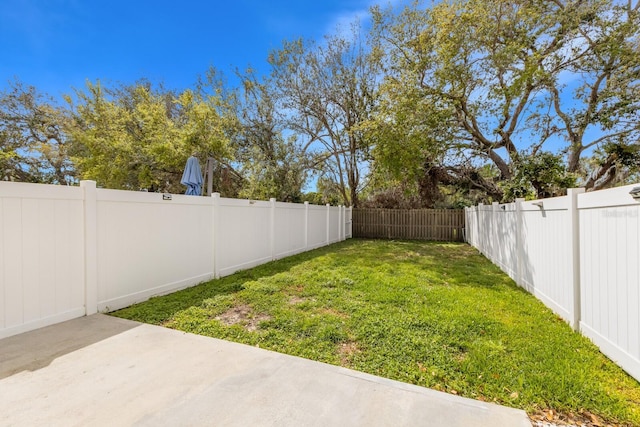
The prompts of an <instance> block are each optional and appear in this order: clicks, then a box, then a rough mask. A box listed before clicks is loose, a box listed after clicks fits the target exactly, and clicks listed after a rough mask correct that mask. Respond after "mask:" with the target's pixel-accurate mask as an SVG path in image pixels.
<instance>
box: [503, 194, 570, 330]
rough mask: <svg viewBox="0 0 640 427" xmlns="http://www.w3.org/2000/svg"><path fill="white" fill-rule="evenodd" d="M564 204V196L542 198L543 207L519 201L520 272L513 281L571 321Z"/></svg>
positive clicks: (568, 235)
mask: <svg viewBox="0 0 640 427" xmlns="http://www.w3.org/2000/svg"><path fill="white" fill-rule="evenodd" d="M568 204H569V198H568V197H558V198H553V199H545V200H544V208H543V209H541V208H539V207H538V206H535V205H533V203H532V202H523V203H522V229H521V233H522V234H521V236H522V248H521V252H520V254H521V259H520V262H521V274H520V278H519V279H518V278H516V282H518V284H519V285H521V286H523V287H524V288H526V289H527V290H528V291H529V292H531V293H533V294H534V295H535V296H536V297H538V298H539V299H540V300H542V301H543V302H544V303H545V304H546V305H547V306H548V307H549V308H551V309H552V310H553V311H554V312H555V313H556V314H558V315H559V316H560V317H562V318H563V319H565V320H566V321H567V322H571V321H572V315H571V313H572V304H573V283H572V280H571V268H572V267H571V235H570V233H569V232H568V228H569V210H568ZM514 231H515V230H514Z"/></svg>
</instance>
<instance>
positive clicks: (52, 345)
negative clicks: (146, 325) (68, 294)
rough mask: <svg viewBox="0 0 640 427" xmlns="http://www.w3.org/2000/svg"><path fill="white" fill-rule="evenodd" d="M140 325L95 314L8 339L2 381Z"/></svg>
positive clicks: (2, 346)
mask: <svg viewBox="0 0 640 427" xmlns="http://www.w3.org/2000/svg"><path fill="white" fill-rule="evenodd" d="M106 319H109V320H107V321H105V320H106ZM138 326H140V323H138V322H132V321H130V320H124V319H118V318H115V317H108V316H104V315H94V316H88V317H80V318H78V319H73V320H69V321H67V322H63V323H58V324H56V325H51V326H47V327H45V328H40V329H37V330H35V331H31V332H26V333H23V334H19V335H15V336H13V337H9V338H4V339H2V340H0V380H1V379H3V378H7V377H10V376H11V375H14V374H16V373H18V372H22V371H36V370H38V369H42V368H44V367H46V366H48V365H49V364H51V362H52V361H53V360H55V359H57V358H58V357H61V356H64V355H66V354H69V353H71V352H74V351H76V350H79V349H81V348H84V347H87V346H90V345H91V344H95V343H97V342H99V341H102V340H104V339H107V338H109V337H112V336H114V335H118V334H120V333H122V332H124V331H128V330H130V329H133V328H136V327H138Z"/></svg>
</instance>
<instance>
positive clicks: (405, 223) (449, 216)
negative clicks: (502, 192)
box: [353, 209, 464, 242]
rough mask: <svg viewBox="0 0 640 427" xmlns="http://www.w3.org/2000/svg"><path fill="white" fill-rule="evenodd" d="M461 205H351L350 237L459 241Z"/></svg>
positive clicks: (461, 226)
mask: <svg viewBox="0 0 640 427" xmlns="http://www.w3.org/2000/svg"><path fill="white" fill-rule="evenodd" d="M463 228H464V210H463V209H354V210H353V237H369V238H378V239H408V240H410V239H417V240H440V241H448V242H461V241H462V240H463V236H462V229H463Z"/></svg>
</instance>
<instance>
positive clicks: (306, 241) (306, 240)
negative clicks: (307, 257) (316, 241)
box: [304, 202, 309, 250]
mask: <svg viewBox="0 0 640 427" xmlns="http://www.w3.org/2000/svg"><path fill="white" fill-rule="evenodd" d="M308 247H309V202H304V249H305V250H306V249H307V248H308Z"/></svg>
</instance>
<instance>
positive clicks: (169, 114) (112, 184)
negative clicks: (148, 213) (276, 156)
mask: <svg viewBox="0 0 640 427" xmlns="http://www.w3.org/2000/svg"><path fill="white" fill-rule="evenodd" d="M219 104H220V102H219V100H218V99H217V98H215V97H204V96H203V95H201V94H198V93H194V92H193V91H191V90H186V91H184V92H182V93H180V94H177V93H174V92H172V91H168V90H165V89H164V88H162V87H159V88H153V87H152V86H151V85H150V84H149V83H147V82H144V81H143V82H138V83H136V84H134V85H130V86H119V87H114V88H105V87H103V86H102V85H101V84H100V82H97V83H96V84H92V83H88V84H87V87H86V89H85V90H84V91H80V90H78V91H76V101H75V102H71V104H70V107H71V109H72V111H73V112H74V122H73V126H72V128H71V141H72V142H73V144H74V153H75V155H74V157H73V159H74V161H75V163H76V165H77V167H78V171H79V175H80V177H81V178H82V179H94V180H96V181H97V182H98V185H100V186H104V187H108V188H116V189H129V190H140V189H146V190H149V191H168V192H174V193H181V192H183V191H184V186H182V185H181V184H180V177H181V175H182V170H183V168H184V165H185V162H186V160H187V158H188V157H189V156H190V155H191V154H194V153H195V154H197V155H198V156H199V157H200V160H201V161H204V160H205V159H206V157H207V156H213V157H216V158H219V159H228V158H229V157H230V156H231V149H230V137H229V135H228V134H229V133H231V132H232V131H231V132H230V130H231V129H233V124H234V123H233V120H228V118H226V117H224V116H223V115H222V114H221V113H220V109H219Z"/></svg>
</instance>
